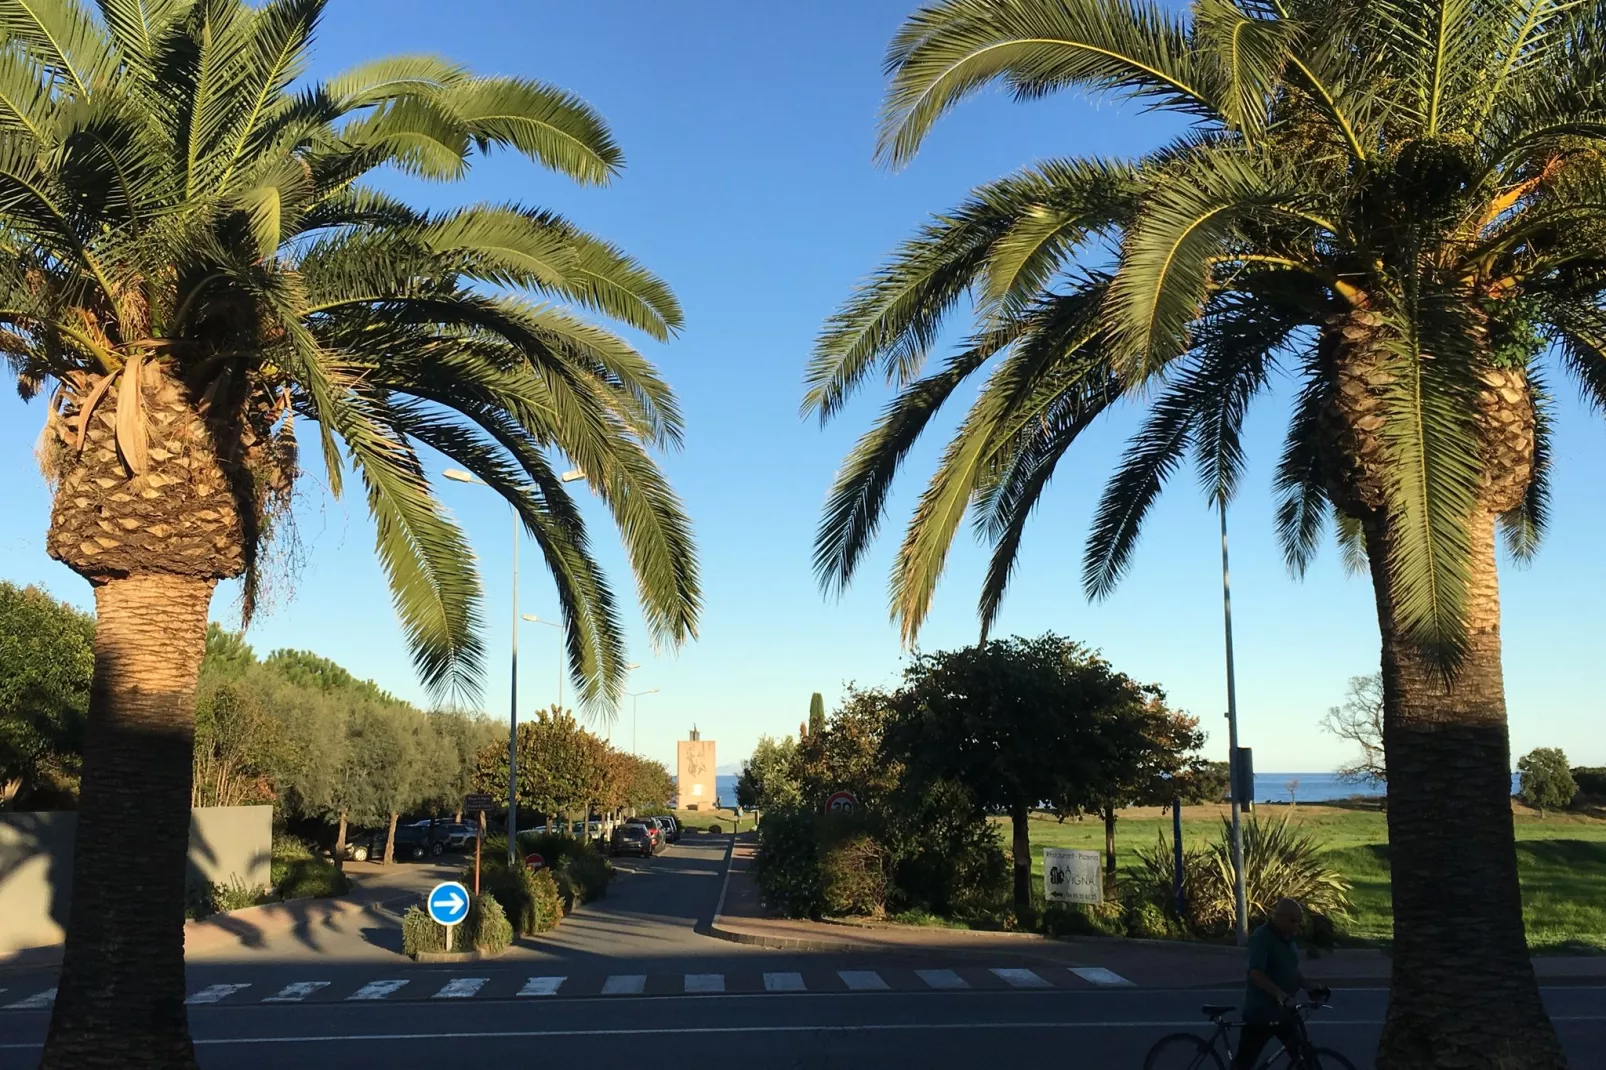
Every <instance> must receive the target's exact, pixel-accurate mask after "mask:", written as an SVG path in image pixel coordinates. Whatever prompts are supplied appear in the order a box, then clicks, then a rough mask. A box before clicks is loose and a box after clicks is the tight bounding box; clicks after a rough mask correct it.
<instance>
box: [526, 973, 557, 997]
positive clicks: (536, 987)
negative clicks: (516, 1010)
mask: <svg viewBox="0 0 1606 1070" xmlns="http://www.w3.org/2000/svg"><path fill="white" fill-rule="evenodd" d="M567 979H568V978H565V977H532V978H530V979H529V980H528V981H526V982H524V987H523V988H521V989H519V995H521V996H555V995H557V994H558V989H559V988H561V987H562V986H563V982H564V981H566V980H567Z"/></svg>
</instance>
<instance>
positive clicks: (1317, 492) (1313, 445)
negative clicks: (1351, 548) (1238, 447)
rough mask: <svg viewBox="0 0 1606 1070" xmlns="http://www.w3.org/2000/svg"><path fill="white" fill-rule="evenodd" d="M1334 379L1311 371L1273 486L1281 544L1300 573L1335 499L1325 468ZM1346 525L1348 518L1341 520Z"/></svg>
mask: <svg viewBox="0 0 1606 1070" xmlns="http://www.w3.org/2000/svg"><path fill="white" fill-rule="evenodd" d="M1331 389H1332V387H1331V382H1330V380H1329V379H1328V377H1327V376H1326V375H1324V374H1322V373H1320V372H1318V373H1316V374H1314V375H1311V376H1310V377H1309V378H1308V379H1307V380H1306V381H1305V385H1304V386H1303V387H1302V388H1301V389H1300V392H1299V397H1298V399H1297V400H1296V401H1295V402H1294V414H1293V418H1292V419H1291V420H1290V421H1289V423H1288V435H1287V438H1286V439H1285V440H1284V442H1283V453H1282V459H1281V460H1280V461H1278V463H1277V475H1276V479H1275V482H1274V484H1273V486H1274V488H1275V491H1276V493H1277V497H1278V502H1277V542H1278V544H1279V545H1280V546H1281V547H1282V551H1283V561H1284V562H1285V563H1286V564H1287V566H1288V571H1289V572H1290V573H1292V574H1293V575H1294V576H1304V575H1305V570H1306V569H1307V568H1309V567H1310V563H1311V561H1312V560H1313V559H1314V558H1315V556H1316V549H1317V546H1318V545H1319V543H1320V541H1321V536H1322V531H1323V529H1324V528H1325V527H1326V525H1327V518H1328V516H1329V514H1330V512H1331V503H1330V502H1329V500H1328V497H1327V473H1326V471H1325V469H1324V467H1323V450H1322V446H1323V434H1324V431H1325V428H1324V426H1323V422H1322V421H1323V413H1324V412H1325V411H1326V409H1327V406H1328V405H1329V403H1330V402H1331V400H1332V393H1331ZM1339 520H1340V524H1341V525H1342V523H1343V517H1342V516H1340V518H1339Z"/></svg>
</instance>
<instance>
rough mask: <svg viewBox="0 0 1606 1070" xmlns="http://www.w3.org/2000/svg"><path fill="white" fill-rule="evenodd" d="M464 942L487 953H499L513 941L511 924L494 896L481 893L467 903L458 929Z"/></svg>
mask: <svg viewBox="0 0 1606 1070" xmlns="http://www.w3.org/2000/svg"><path fill="white" fill-rule="evenodd" d="M459 932H460V933H461V934H462V938H463V941H464V943H465V944H467V945H468V946H470V947H473V948H474V949H475V950H477V951H483V952H485V953H486V954H488V955H500V954H501V953H502V952H504V951H506V950H507V946H508V945H509V944H511V943H512V942H513V925H512V923H511V922H509V921H508V920H507V914H506V913H504V912H503V910H502V904H501V903H498V902H497V901H496V897H495V896H490V895H481V896H477V897H476V898H475V899H474V902H473V903H471V904H470V905H469V908H468V917H466V918H464V919H463V925H462V928H461V929H460V930H459Z"/></svg>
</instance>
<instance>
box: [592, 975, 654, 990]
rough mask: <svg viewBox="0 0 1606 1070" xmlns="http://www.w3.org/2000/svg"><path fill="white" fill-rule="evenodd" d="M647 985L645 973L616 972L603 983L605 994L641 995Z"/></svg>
mask: <svg viewBox="0 0 1606 1070" xmlns="http://www.w3.org/2000/svg"><path fill="white" fill-rule="evenodd" d="M646 987H647V975H646V974H644V973H616V974H614V975H613V976H612V977H610V978H608V979H607V980H606V981H604V982H603V983H602V994H603V995H605V996H639V995H641V993H642V990H643V989H645V988H646Z"/></svg>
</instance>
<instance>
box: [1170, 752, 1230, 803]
mask: <svg viewBox="0 0 1606 1070" xmlns="http://www.w3.org/2000/svg"><path fill="white" fill-rule="evenodd" d="M1173 787H1174V796H1173V797H1174V798H1178V799H1181V800H1182V802H1183V804H1184V805H1187V806H1203V805H1207V804H1210V803H1219V802H1221V801H1222V800H1223V799H1225V798H1226V797H1227V793H1228V792H1229V791H1230V790H1231V788H1232V771H1231V769H1230V768H1229V766H1228V764H1227V763H1226V762H1207V761H1202V760H1196V761H1193V762H1189V763H1188V766H1187V768H1185V769H1184V770H1183V771H1182V772H1181V773H1179V774H1177V777H1176V779H1175V781H1174V782H1173ZM1170 801H1171V800H1170V799H1164V800H1162V801H1161V803H1160V805H1162V806H1164V805H1165V804H1166V803H1169V802H1170Z"/></svg>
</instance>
